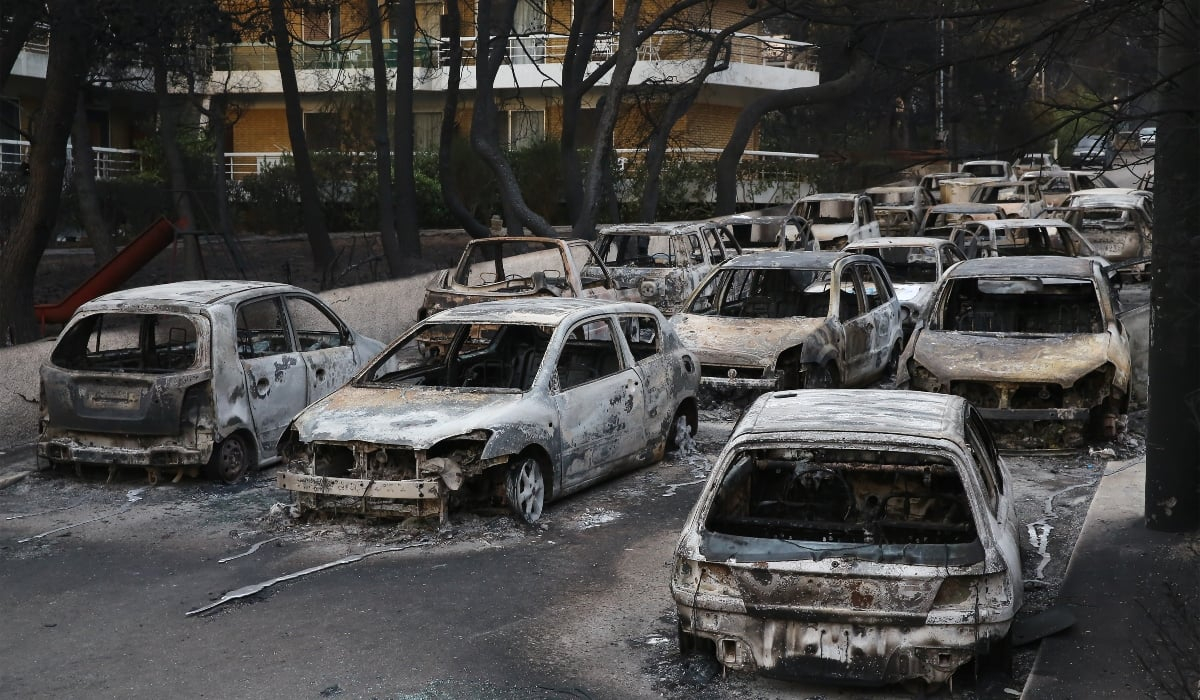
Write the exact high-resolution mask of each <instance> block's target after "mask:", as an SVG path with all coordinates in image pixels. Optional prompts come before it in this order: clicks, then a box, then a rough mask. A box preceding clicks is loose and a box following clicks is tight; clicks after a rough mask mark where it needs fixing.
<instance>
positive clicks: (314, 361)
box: [285, 296, 366, 410]
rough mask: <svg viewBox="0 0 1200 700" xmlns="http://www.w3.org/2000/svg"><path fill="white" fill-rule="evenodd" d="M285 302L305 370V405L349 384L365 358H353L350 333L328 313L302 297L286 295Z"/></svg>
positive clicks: (353, 351)
mask: <svg viewBox="0 0 1200 700" xmlns="http://www.w3.org/2000/svg"><path fill="white" fill-rule="evenodd" d="M285 302H286V306H287V312H288V320H289V321H290V322H291V326H292V332H293V333H294V334H295V338H296V347H297V349H298V350H299V351H300V356H301V357H302V358H303V359H304V364H305V366H306V368H307V371H308V396H307V398H306V402H307V403H306V405H307V404H309V403H312V402H313V401H316V400H318V399H322V398H324V397H325V396H327V395H328V394H329V393H330V392H332V391H333V390H334V389H337V388H338V387H340V386H342V385H343V384H345V383H346V382H347V381H349V379H350V377H353V376H354V373H355V371H357V369H358V366H359V364H360V363H361V362H362V361H363V360H365V359H366V358H357V357H356V354H355V348H354V346H353V345H351V344H350V333H349V331H347V329H346V328H345V327H344V326H342V324H341V323H339V322H338V321H336V320H334V318H333V316H332V314H330V312H329V311H327V310H326V309H324V308H322V307H321V306H319V305H317V304H315V303H313V301H312V300H310V299H306V298H304V297H299V296H289V297H286V298H285ZM297 410H299V409H297Z"/></svg>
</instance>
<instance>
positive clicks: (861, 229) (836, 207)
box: [786, 192, 879, 250]
mask: <svg viewBox="0 0 1200 700" xmlns="http://www.w3.org/2000/svg"><path fill="white" fill-rule="evenodd" d="M788 215H789V216H798V217H800V218H802V219H804V220H805V221H807V222H808V223H809V226H810V227H811V228H812V234H813V237H814V238H816V239H817V244H818V245H820V247H821V250H841V249H842V246H844V245H846V244H847V243H849V242H851V241H857V240H860V239H862V238H879V222H878V221H877V220H876V219H875V207H874V205H873V204H872V203H871V198H870V197H868V196H867V195H865V194H858V193H854V192H822V193H820V194H810V195H808V196H807V197H802V198H800V200H798V201H797V202H796V203H795V204H793V205H792V208H791V211H789V212H788ZM786 245H787V247H788V248H789V249H794V248H795V247H796V246H795V244H794V242H792V241H787V242H786Z"/></svg>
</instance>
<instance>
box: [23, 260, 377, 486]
mask: <svg viewBox="0 0 1200 700" xmlns="http://www.w3.org/2000/svg"><path fill="white" fill-rule="evenodd" d="M382 348H383V344H382V343H380V342H378V341H376V340H372V339H370V338H365V337H363V336H361V335H359V334H357V333H355V332H354V331H352V330H350V329H349V328H348V327H347V326H346V324H345V323H344V322H343V321H342V320H341V319H339V318H338V317H337V315H335V314H334V313H333V311H331V310H330V309H329V307H327V306H326V305H325V304H324V303H323V302H322V301H321V300H320V299H318V298H317V297H315V296H313V295H312V294H311V293H310V292H308V291H306V290H303V289H300V288H298V287H293V286H290V285H285V284H276V283H273V282H240V281H194V282H177V283H174V284H164V285H158V286H152V287H140V288H137V289H130V290H126V291H121V292H114V293H112V294H107V295H104V296H102V297H99V298H97V299H95V300H93V301H90V302H88V303H87V304H84V305H83V306H82V307H80V308H79V310H78V311H77V312H76V313H75V315H74V317H72V319H71V321H70V323H68V324H67V327H66V328H65V329H64V330H63V332H62V334H61V335H60V336H59V339H58V342H57V343H56V345H55V346H54V350H53V351H52V352H51V354H50V359H49V361H47V362H46V363H45V364H43V365H42V368H41V421H40V424H39V436H38V443H37V451H38V455H39V456H40V457H41V458H43V459H46V460H48V461H49V462H50V464H51V465H60V464H74V465H76V467H77V468H78V466H79V465H83V464H96V465H107V466H108V467H109V468H110V470H115V469H117V468H120V467H132V468H142V469H145V470H146V472H147V474H148V476H149V478H150V481H151V482H152V483H153V482H155V481H157V480H158V479H159V476H160V473H161V472H166V473H167V474H172V475H173V476H174V478H175V479H176V480H179V479H180V478H182V477H183V475H184V474H192V475H194V474H198V473H199V472H200V471H201V470H202V469H204V470H205V471H206V472H207V473H208V475H209V476H211V477H212V478H215V479H219V480H221V481H225V482H227V483H232V482H234V481H237V480H238V479H240V478H241V477H242V475H243V474H245V473H246V471H247V470H248V469H251V468H253V467H257V466H264V465H267V464H269V463H271V462H273V461H274V460H275V445H276V443H277V441H278V440H279V435H280V433H282V432H283V429H284V427H285V426H286V425H287V423H288V421H290V420H291V419H292V417H293V416H295V415H296V413H297V412H299V411H300V410H301V409H302V408H304V407H305V406H306V405H308V404H309V403H310V402H312V401H315V400H317V399H319V398H321V397H323V396H325V395H326V394H328V393H329V392H331V391H333V390H334V389H336V388H337V387H339V386H341V385H342V384H343V383H344V382H345V381H346V380H347V379H349V378H350V377H352V376H353V375H354V374H355V373H356V372H357V371H358V370H359V369H360V368H361V367H362V365H363V364H364V363H365V362H367V361H368V360H369V359H371V358H372V357H373V356H374V355H375V354H376V353H377V352H378V351H379V350H381V349H382ZM110 476H111V474H110Z"/></svg>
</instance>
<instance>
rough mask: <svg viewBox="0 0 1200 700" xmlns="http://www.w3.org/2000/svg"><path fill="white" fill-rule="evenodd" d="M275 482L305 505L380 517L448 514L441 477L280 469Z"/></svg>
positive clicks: (318, 508) (445, 492) (440, 515)
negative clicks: (318, 473) (374, 476)
mask: <svg viewBox="0 0 1200 700" xmlns="http://www.w3.org/2000/svg"><path fill="white" fill-rule="evenodd" d="M275 485H276V486H278V487H279V488H281V489H285V490H287V491H291V492H292V493H294V494H295V495H296V501H297V503H299V504H300V506H301V507H302V508H312V509H314V510H322V511H340V512H354V513H362V514H371V515H377V516H381V517H418V518H420V517H429V516H438V517H445V514H446V496H447V494H448V491H447V489H446V488H445V484H444V482H443V481H442V479H441V478H440V477H427V478H424V479H403V480H398V481H382V480H372V479H350V478H345V477H333V476H315V475H312V474H301V473H299V472H294V471H288V470H281V471H279V472H277V473H276V475H275Z"/></svg>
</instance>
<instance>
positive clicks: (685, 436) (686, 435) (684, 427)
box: [673, 413, 692, 450]
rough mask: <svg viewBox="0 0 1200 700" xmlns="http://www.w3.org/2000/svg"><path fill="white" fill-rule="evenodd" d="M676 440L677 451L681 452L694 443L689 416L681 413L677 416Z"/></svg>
mask: <svg viewBox="0 0 1200 700" xmlns="http://www.w3.org/2000/svg"><path fill="white" fill-rule="evenodd" d="M673 437H674V439H675V445H674V447H675V449H677V450H680V449H683V447H684V446H685V445H687V444H689V443H691V441H692V426H691V424H689V423H688V419H687V416H685V415H684V414H682V413H680V414H679V415H677V416H675V429H674V431H673Z"/></svg>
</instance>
